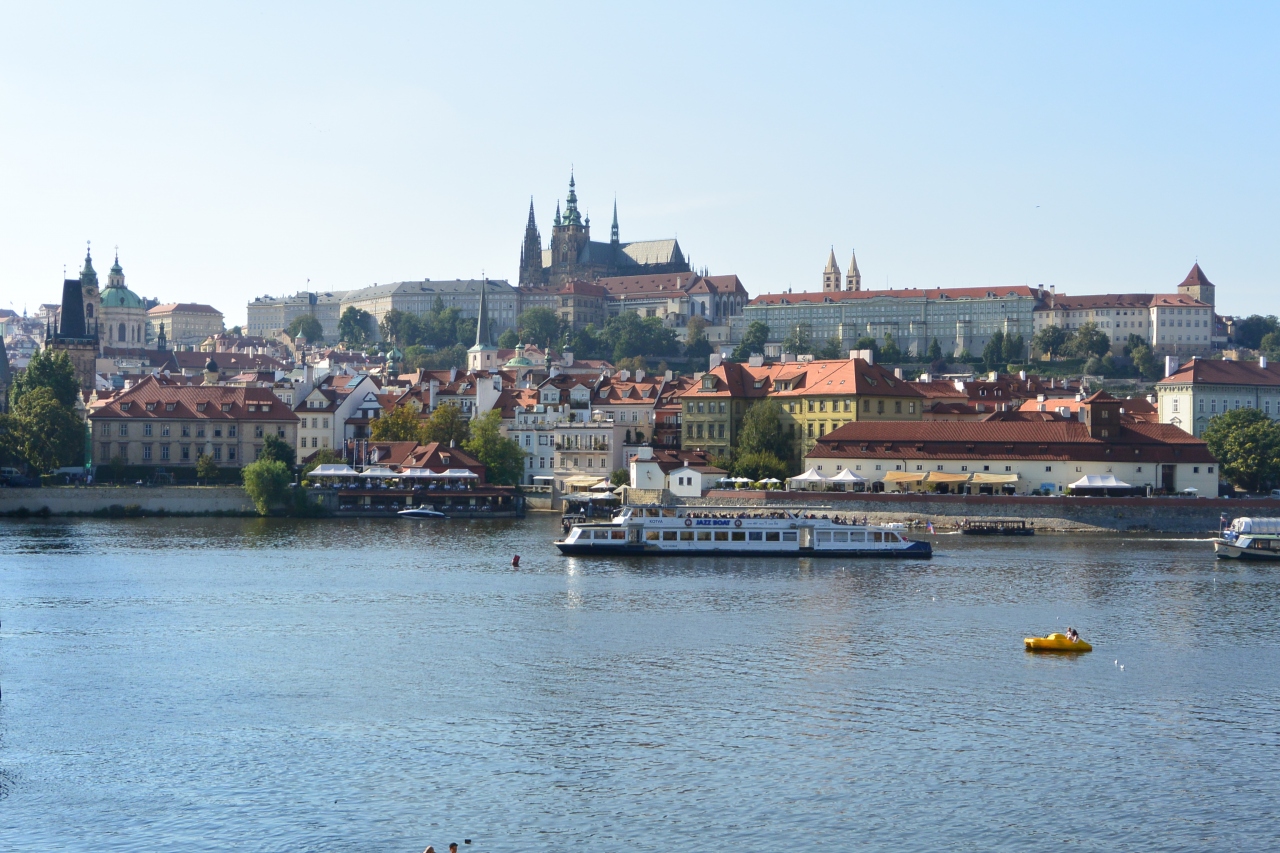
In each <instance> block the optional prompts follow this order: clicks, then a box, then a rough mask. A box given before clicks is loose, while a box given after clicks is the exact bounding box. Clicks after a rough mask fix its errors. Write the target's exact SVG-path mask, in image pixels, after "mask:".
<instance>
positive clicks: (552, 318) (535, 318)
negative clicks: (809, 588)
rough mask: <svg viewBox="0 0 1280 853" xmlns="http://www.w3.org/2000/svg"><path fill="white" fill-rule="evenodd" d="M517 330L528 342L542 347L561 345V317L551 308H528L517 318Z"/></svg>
mask: <svg viewBox="0 0 1280 853" xmlns="http://www.w3.org/2000/svg"><path fill="white" fill-rule="evenodd" d="M516 329H518V330H519V334H520V336H521V337H522V338H523V339H524V340H525V341H527V342H529V343H532V344H537V345H538V346H540V347H546V346H551V347H556V346H559V344H560V338H561V336H562V334H563V331H564V330H563V328H562V326H561V323H560V316H559V315H558V314H556V312H555V311H552V310H551V309H550V308H526V309H525V310H524V311H521V312H520V316H519V317H517V318H516Z"/></svg>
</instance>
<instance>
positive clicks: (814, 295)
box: [751, 284, 1040, 305]
mask: <svg viewBox="0 0 1280 853" xmlns="http://www.w3.org/2000/svg"><path fill="white" fill-rule="evenodd" d="M1039 294H1040V292H1039V291H1038V290H1036V289H1035V288H1032V287H1027V286H1025V285H1021V284H1018V285H1012V286H1005V287H934V288H930V289H928V290H921V289H918V288H908V289H904V290H841V291H837V292H834V293H827V292H823V291H814V292H806V293H765V294H763V295H761V296H757V297H756V298H755V299H752V300H751V304H752V305H795V304H799V303H801V302H827V301H831V302H847V301H849V300H854V299H874V298H876V297H880V296H885V297H891V298H895V299H1020V298H1035V297H1037V296H1039Z"/></svg>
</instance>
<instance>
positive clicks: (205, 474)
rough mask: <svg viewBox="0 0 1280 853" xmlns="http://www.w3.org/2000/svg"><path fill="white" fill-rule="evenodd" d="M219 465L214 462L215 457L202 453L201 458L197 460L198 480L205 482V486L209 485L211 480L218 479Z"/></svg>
mask: <svg viewBox="0 0 1280 853" xmlns="http://www.w3.org/2000/svg"><path fill="white" fill-rule="evenodd" d="M217 476H218V463H217V462H214V461H213V457H212V456H209V455H208V454H205V453H201V454H200V458H199V459H197V460H196V478H197V479H198V480H204V483H205V485H206V486H207V485H209V481H210V480H214V479H217Z"/></svg>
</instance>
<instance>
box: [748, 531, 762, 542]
mask: <svg viewBox="0 0 1280 853" xmlns="http://www.w3.org/2000/svg"><path fill="white" fill-rule="evenodd" d="M763 538H764V535H763V533H762V532H761V531H759V530H752V531H751V532H750V533H748V534H747V539H749V540H751V541H752V542H759V541H760V540H761V539H763Z"/></svg>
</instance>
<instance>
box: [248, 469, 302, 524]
mask: <svg viewBox="0 0 1280 853" xmlns="http://www.w3.org/2000/svg"><path fill="white" fill-rule="evenodd" d="M241 475H242V476H243V478H244V490H245V492H247V493H248V495H249V498H250V499H251V500H252V501H253V506H254V508H255V509H257V510H258V515H266V514H267V513H268V512H270V510H271V507H272V506H276V505H278V504H281V503H283V502H284V500H285V498H286V496H287V494H286V493H287V492H288V489H289V484H290V483H292V482H293V475H292V474H290V473H289V467H288V466H287V465H285V464H284V463H283V462H280V461H278V460H275V459H259V460H258V461H257V462H253V463H251V464H249V465H246V466H245V468H244V470H243V471H242V472H241Z"/></svg>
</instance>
